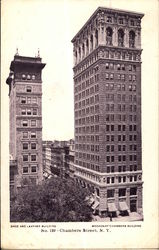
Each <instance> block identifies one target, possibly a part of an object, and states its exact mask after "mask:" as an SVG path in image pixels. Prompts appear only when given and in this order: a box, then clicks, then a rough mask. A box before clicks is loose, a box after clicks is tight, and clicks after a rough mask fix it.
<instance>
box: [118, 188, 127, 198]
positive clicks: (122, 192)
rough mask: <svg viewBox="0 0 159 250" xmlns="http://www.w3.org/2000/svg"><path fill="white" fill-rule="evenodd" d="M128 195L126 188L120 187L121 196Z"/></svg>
mask: <svg viewBox="0 0 159 250" xmlns="http://www.w3.org/2000/svg"><path fill="white" fill-rule="evenodd" d="M121 196H126V188H120V189H119V197H121Z"/></svg>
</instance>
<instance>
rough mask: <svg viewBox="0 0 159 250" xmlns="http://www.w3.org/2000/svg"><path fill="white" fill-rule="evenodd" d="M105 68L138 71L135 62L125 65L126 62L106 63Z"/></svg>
mask: <svg viewBox="0 0 159 250" xmlns="http://www.w3.org/2000/svg"><path fill="white" fill-rule="evenodd" d="M105 69H106V70H108V69H110V70H114V69H116V70H123V71H125V70H127V71H133V72H136V65H135V64H128V65H125V64H119V63H118V64H114V63H106V64H105Z"/></svg>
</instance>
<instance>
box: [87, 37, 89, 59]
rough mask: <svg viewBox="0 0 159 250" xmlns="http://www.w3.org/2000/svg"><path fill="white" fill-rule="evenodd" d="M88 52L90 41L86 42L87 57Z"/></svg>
mask: <svg viewBox="0 0 159 250" xmlns="http://www.w3.org/2000/svg"><path fill="white" fill-rule="evenodd" d="M88 52H89V41H88V39H87V41H86V55H88Z"/></svg>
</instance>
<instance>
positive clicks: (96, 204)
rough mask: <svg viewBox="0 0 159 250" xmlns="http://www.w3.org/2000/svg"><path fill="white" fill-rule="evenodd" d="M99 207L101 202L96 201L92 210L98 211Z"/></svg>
mask: <svg viewBox="0 0 159 250" xmlns="http://www.w3.org/2000/svg"><path fill="white" fill-rule="evenodd" d="M98 206H99V201H95V203H94V204H93V205H92V209H96V208H97V207H98Z"/></svg>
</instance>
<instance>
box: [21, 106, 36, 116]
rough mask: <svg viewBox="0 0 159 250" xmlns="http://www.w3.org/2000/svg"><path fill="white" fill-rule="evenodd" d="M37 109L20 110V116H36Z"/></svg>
mask: <svg viewBox="0 0 159 250" xmlns="http://www.w3.org/2000/svg"><path fill="white" fill-rule="evenodd" d="M37 114H38V110H37V108H28V109H21V115H37Z"/></svg>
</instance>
